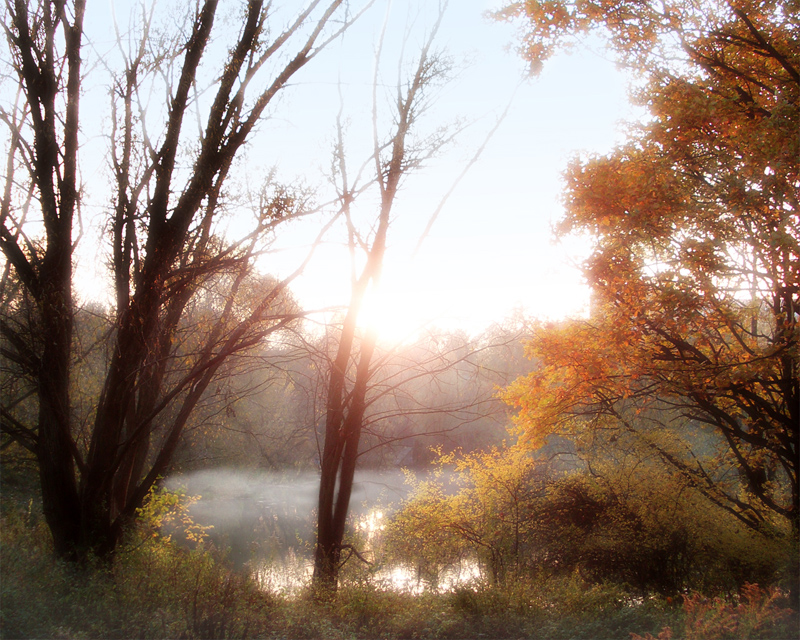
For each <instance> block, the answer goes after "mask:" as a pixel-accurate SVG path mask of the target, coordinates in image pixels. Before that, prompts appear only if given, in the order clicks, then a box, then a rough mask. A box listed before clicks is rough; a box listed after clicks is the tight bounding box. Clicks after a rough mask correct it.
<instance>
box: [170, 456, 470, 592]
mask: <svg viewBox="0 0 800 640" xmlns="http://www.w3.org/2000/svg"><path fill="white" fill-rule="evenodd" d="M166 484H167V487H168V488H170V489H176V488H178V487H185V488H186V492H187V494H188V495H190V496H196V497H198V499H197V501H196V502H195V503H194V504H192V505H191V507H190V509H189V512H190V515H191V516H192V519H193V520H194V521H195V522H196V523H197V524H200V525H204V526H208V525H210V526H212V527H213V528H212V529H211V530H210V531H209V536H210V538H211V540H212V541H213V542H214V544H215V545H217V546H218V547H221V548H225V549H228V555H229V558H230V560H231V561H232V562H233V564H234V566H236V567H237V568H240V569H243V570H244V569H246V570H249V571H251V572H252V573H253V574H254V576H255V577H256V579H257V580H258V581H259V583H260V584H261V585H262V586H263V587H264V589H267V590H269V591H274V592H281V593H289V594H291V593H294V592H296V591H298V590H299V589H302V588H303V587H304V586H306V585H308V584H309V582H310V580H311V573H312V550H313V545H314V535H313V532H314V520H315V516H316V506H317V493H318V490H319V475H318V474H317V473H313V472H305V473H293V472H284V473H275V472H266V471H258V472H256V471H239V470H226V469H215V470H211V471H200V472H195V473H190V474H183V475H179V476H173V477H171V478H169V480H168V481H167V483H166ZM410 491H411V487H410V485H408V484H407V483H406V482H405V475H404V474H403V472H402V471H401V470H399V469H398V470H392V471H361V472H358V473H357V474H356V478H355V484H354V486H353V493H352V497H351V500H350V516H351V521H352V523H353V525H354V527H355V529H356V533H357V534H358V537H359V539H360V540H362V541H363V542H364V548H363V549H359V551H361V552H362V553H363V554H364V555H365V556H367V557H369V558H370V559H371V560H372V561H373V562H374V561H375V560H376V558H375V557H374V554H373V553H372V551H373V548H374V546H375V544H376V543H377V542H378V541H379V539H380V536H381V533H382V532H383V530H384V529H385V526H386V522H387V520H388V518H389V516H390V515H391V513H392V512H393V510H395V509H396V508H397V507H398V506H399V505H400V503H401V502H402V500H403V499H405V498H406V497H407V496H408V495H409V493H410ZM350 562H351V563H358V564H359V565H360V564H361V563H360V562H359V561H358V559H356V558H352V559H351V560H350ZM350 574H351V575H356V576H359V578H358V579H363V580H369V581H370V583H371V584H374V585H376V586H378V587H379V588H385V589H395V590H403V591H409V592H412V593H419V592H421V591H423V590H425V589H435V590H438V591H446V590H452V589H453V588H455V587H457V586H459V585H462V584H465V583H470V582H475V581H479V580H481V579H482V578H483V576H482V575H481V572H480V568H479V566H478V564H477V563H476V562H474V561H464V562H462V563H461V564H460V565H458V566H454V567H448V568H447V569H446V570H444V571H442V572H440V573H439V575H438V576H437V579H436V580H435V581H432V580H430V577H429V576H428V577H427V579H426V576H422V575H420V573H419V572H418V571H417V570H416V569H415V568H413V567H409V566H405V565H397V564H391V565H384V566H378V565H375V564H373V566H371V567H366V566H364V565H362V567H361V569H360V570H356V571H353V570H351V571H350Z"/></svg>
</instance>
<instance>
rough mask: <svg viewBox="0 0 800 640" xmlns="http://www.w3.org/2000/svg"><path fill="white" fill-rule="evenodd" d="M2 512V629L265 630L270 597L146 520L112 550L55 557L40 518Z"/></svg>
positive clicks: (114, 633) (98, 632)
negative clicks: (81, 560)
mask: <svg viewBox="0 0 800 640" xmlns="http://www.w3.org/2000/svg"><path fill="white" fill-rule="evenodd" d="M6 511H7V512H6V513H5V514H4V515H3V516H2V523H1V524H2V550H1V555H0V561H1V562H2V572H3V580H2V608H1V609H0V634H1V635H2V636H3V637H7V638H26V637H62V638H65V637H69V638H131V637H162V638H178V637H180V638H246V637H251V636H254V635H263V634H264V633H265V632H266V631H267V630H268V629H269V621H270V612H271V610H272V608H273V604H274V603H273V602H272V600H271V598H270V597H269V596H268V595H267V594H265V593H264V592H262V591H261V590H260V589H259V588H258V586H257V585H256V584H255V582H254V581H252V580H250V579H249V578H248V577H246V576H242V575H237V574H235V573H233V572H231V571H230V570H228V568H227V567H226V566H225V563H224V561H223V560H222V559H221V557H220V556H219V554H218V553H217V552H215V551H214V550H211V549H205V548H203V546H202V545H200V546H198V547H197V548H196V549H194V550H190V549H185V548H181V547H178V546H177V545H175V544H173V543H172V542H170V541H169V540H168V539H166V538H164V537H161V536H160V535H159V534H157V533H155V532H153V531H152V530H151V529H149V528H146V527H144V528H140V529H138V530H137V531H136V532H135V533H134V534H132V535H131V536H130V537H129V540H128V542H127V544H126V545H124V546H123V547H122V548H121V549H119V551H118V552H117V554H116V555H115V557H114V559H113V560H111V561H109V562H101V561H99V560H95V561H90V562H89V563H88V564H87V565H85V566H80V567H78V566H74V565H71V564H67V563H64V562H61V561H58V560H56V559H55V558H54V556H53V552H52V546H51V541H50V535H49V532H48V530H47V528H46V526H45V525H44V523H43V522H42V521H41V520H40V519H38V518H30V514H24V513H20V512H19V511H11V510H6Z"/></svg>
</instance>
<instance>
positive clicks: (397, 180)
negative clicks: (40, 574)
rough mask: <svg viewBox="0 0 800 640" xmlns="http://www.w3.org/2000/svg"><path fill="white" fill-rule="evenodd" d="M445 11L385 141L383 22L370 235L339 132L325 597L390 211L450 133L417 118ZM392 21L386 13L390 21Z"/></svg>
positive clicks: (338, 554)
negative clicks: (338, 252) (338, 316)
mask: <svg viewBox="0 0 800 640" xmlns="http://www.w3.org/2000/svg"><path fill="white" fill-rule="evenodd" d="M446 5H447V3H446V2H441V3H440V4H439V7H438V14H437V18H436V20H435V23H434V24H433V26H432V27H431V29H430V31H429V33H428V35H427V37H426V38H425V40H424V42H423V43H422V46H421V48H420V50H419V54H418V57H417V58H416V60H415V64H414V65H413V67H412V68H411V72H410V73H409V75H408V77H407V78H404V77H402V76H401V77H399V78H398V82H397V86H396V89H395V93H394V94H393V95H392V99H391V107H390V109H391V117H392V124H391V128H390V131H389V133H388V135H386V134H383V133H382V132H381V131H380V125H379V100H378V88H379V73H380V68H381V57H382V51H383V46H384V42H385V34H386V23H384V28H383V32H382V34H381V37H380V40H379V45H378V50H377V53H376V64H375V76H374V78H373V110H372V137H373V151H372V156H371V162H372V163H373V167H374V174H373V178H372V179H373V180H374V184H375V185H377V192H378V198H377V206H376V211H375V216H374V217H373V218H372V219H371V220H370V222H369V223H368V225H367V229H368V231H366V232H365V231H364V229H362V228H359V225H358V224H357V223H356V222H355V216H354V214H353V211H352V207H351V205H352V204H353V202H354V201H355V200H356V196H358V195H359V194H360V193H361V192H362V191H363V190H364V189H363V186H362V185H361V183H360V178H361V175H362V172H359V173H358V176H357V177H356V178H355V179H354V180H352V182H351V181H350V176H349V175H348V167H347V162H346V153H345V148H344V141H343V133H342V127H341V125H340V126H339V136H338V144H337V148H336V153H335V163H334V164H335V167H334V168H335V176H336V178H337V181H338V182H337V189H338V193H339V200H340V202H341V203H342V209H343V212H344V219H345V221H346V225H347V234H348V238H349V247H350V251H351V254H352V255H353V256H354V257H355V256H356V255H358V256H359V257H360V259H361V262H360V264H361V266H360V267H357V264H358V262H357V261H356V260H355V258H354V262H353V265H354V266H353V280H352V288H351V296H350V302H349V304H348V306H347V308H346V311H345V313H344V319H343V321H342V325H341V330H340V332H339V335H338V340H337V341H336V347H335V349H334V353H335V355H333V357H332V358H331V363H330V368H329V378H328V384H327V393H326V405H325V439H324V446H323V450H322V456H321V461H320V465H321V477H320V490H319V503H318V512H317V544H316V547H315V555H314V576H313V580H314V584H315V587H316V588H317V589H318V590H319V592H320V593H322V594H324V593H330V592H332V591H335V589H336V587H337V580H338V573H339V569H340V567H341V565H342V561H343V553H342V552H343V550H345V547H344V546H343V541H344V534H345V525H346V521H347V515H348V510H349V504H350V496H351V493H352V489H353V480H354V476H355V471H356V465H357V461H358V458H359V443H360V440H361V437H362V434H363V433H364V430H365V426H366V425H367V424H368V420H367V417H366V412H367V409H368V407H369V405H370V402H371V401H370V398H369V395H368V394H369V391H370V390H371V388H372V384H371V383H372V382H374V380H373V375H374V373H375V371H376V367H375V364H376V363H375V353H376V342H377V337H378V336H377V328H376V327H369V328H367V329H366V330H364V331H360V330H359V328H358V320H359V314H360V312H361V310H362V307H363V304H364V300H365V297H366V296H367V295H368V292H369V290H370V288H373V289H376V288H377V287H378V286H379V284H380V279H381V272H382V268H383V260H384V255H385V252H386V247H387V236H388V232H389V227H390V224H391V221H392V213H393V207H394V205H395V201H396V198H397V195H398V190H399V188H400V186H401V184H402V182H403V180H404V178H406V177H407V176H408V175H409V174H410V173H411V172H413V171H414V170H415V169H417V168H419V167H420V166H421V164H422V163H423V162H424V161H425V160H427V159H429V158H430V157H431V156H432V155H433V154H435V153H436V152H437V151H439V150H440V148H441V147H442V146H443V145H444V144H446V142H447V141H448V139H449V137H450V136H451V135H452V134H442V132H441V131H439V132H437V133H436V134H434V135H433V136H431V137H428V138H423V139H422V140H416V139H415V134H416V129H417V128H418V125H419V120H420V118H421V116H422V115H423V114H424V113H425V111H426V108H427V107H428V106H429V102H428V98H429V96H428V93H429V91H430V90H431V89H432V88H433V87H434V86H435V85H436V84H437V83H439V82H441V81H442V80H443V79H445V78H446V77H447V75H448V72H449V70H450V67H449V61H448V60H447V58H446V57H445V56H443V55H442V54H440V53H438V52H436V51H435V49H434V41H435V38H436V35H437V32H438V31H439V28H440V26H441V23H442V19H443V17H444V14H445V9H446ZM388 16H389V14H388V13H387V23H388ZM401 66H402V65H401ZM351 551H355V550H351Z"/></svg>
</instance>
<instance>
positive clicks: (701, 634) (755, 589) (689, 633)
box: [631, 584, 800, 640]
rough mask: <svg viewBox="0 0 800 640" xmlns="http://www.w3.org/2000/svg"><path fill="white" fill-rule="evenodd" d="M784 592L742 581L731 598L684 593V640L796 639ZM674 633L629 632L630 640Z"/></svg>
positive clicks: (665, 639) (658, 639) (666, 638)
mask: <svg viewBox="0 0 800 640" xmlns="http://www.w3.org/2000/svg"><path fill="white" fill-rule="evenodd" d="M782 600H785V595H784V594H783V593H782V592H781V591H780V590H779V589H778V588H776V587H772V588H769V589H762V588H761V587H759V586H758V585H757V584H745V585H744V586H743V587H742V589H741V591H740V592H739V594H738V596H736V597H733V598H723V597H715V598H708V597H706V596H703V595H702V594H699V593H694V594H692V595H690V596H686V597H685V598H684V601H683V610H684V612H685V614H686V617H685V620H684V631H683V633H682V634H681V635H680V637H681V638H685V639H686V640H750V639H755V638H780V639H783V638H796V637H798V634H800V627H798V617H797V612H796V611H793V610H792V609H789V608H788V607H786V606H783V604H785V603H782V602H781V601H782ZM673 635H674V632H673V630H672V628H671V627H668V626H666V627H664V628H663V629H662V630H661V632H660V633H659V634H658V636H655V637H654V636H653V635H652V634H650V633H647V634H645V635H644V636H640V635H639V634H636V633H631V640H671V638H673Z"/></svg>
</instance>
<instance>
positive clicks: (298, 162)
mask: <svg viewBox="0 0 800 640" xmlns="http://www.w3.org/2000/svg"><path fill="white" fill-rule="evenodd" d="M129 4H130V3H127V2H125V1H124V0H114V2H109V5H108V7H109V8H110V7H111V6H112V5H113V6H114V8H115V10H116V11H117V14H118V15H119V14H120V12H121V11H122V9H123V8H125V7H127V6H128V5H129ZM285 4H286V5H288V6H292V5H299V4H300V3H297V2H294V3H293V2H287V3H285ZM498 4H502V3H497V2H493V1H489V0H458V1H457V2H456V1H453V2H451V6H450V7H449V9H448V12H447V14H446V16H445V19H444V22H443V24H442V28H441V30H440V32H439V34H438V37H437V46H439V47H441V48H442V49H443V50H444V51H446V53H447V55H449V56H450V59H451V61H452V66H453V70H454V75H455V78H454V79H453V80H452V81H451V82H449V83H448V84H447V85H445V86H442V87H440V88H439V89H438V90H437V92H436V93H435V95H434V99H433V100H432V101H431V107H430V110H429V112H428V113H426V114H425V115H424V118H422V119H421V121H420V128H421V131H422V132H425V131H428V132H430V131H434V130H435V129H437V128H439V127H442V126H451V127H452V126H457V125H458V124H459V123H462V124H463V123H466V124H469V126H468V127H467V128H466V129H465V131H463V132H462V134H461V135H460V136H459V137H458V138H457V140H456V142H455V143H454V144H452V145H450V146H448V147H447V148H446V149H444V150H443V151H442V152H441V153H440V154H439V155H438V156H437V157H436V158H434V159H432V160H431V161H429V162H428V163H427V164H426V166H425V167H424V169H423V170H422V171H420V172H418V173H417V174H415V175H413V176H410V177H409V179H408V180H407V181H406V182H405V183H404V186H403V189H402V191H401V193H400V195H399V197H398V200H397V202H396V204H395V209H394V217H393V222H392V226H391V228H390V231H389V248H388V252H387V256H386V260H385V265H384V274H383V279H382V283H381V288H380V290H379V291H378V292H376V293H375V294H374V295H373V296H372V298H371V300H370V304H369V308H368V309H367V310H366V313H365V320H364V322H372V323H376V324H377V325H378V326H379V329H380V333H381V334H382V335H383V336H384V338H386V339H389V340H393V339H401V338H402V337H403V336H405V335H407V334H409V333H413V331H414V330H416V329H417V328H420V327H422V326H425V325H429V326H430V325H433V326H436V327H440V328H446V329H456V328H460V329H464V330H465V331H467V332H468V333H477V332H479V331H480V330H481V329H482V328H484V327H486V326H487V325H489V324H490V323H492V322H497V321H501V320H502V319H503V318H504V317H506V316H508V315H510V314H512V313H513V312H514V311H515V310H517V311H523V312H524V313H526V314H528V315H533V316H539V317H549V318H558V317H563V316H565V315H569V314H580V313H583V312H584V311H585V310H586V307H587V304H588V292H587V290H586V288H585V287H584V286H583V285H582V283H581V278H580V273H579V270H578V268H577V264H578V263H579V262H580V260H581V256H582V255H583V254H585V251H586V247H585V245H584V244H582V243H581V242H579V241H571V242H562V243H556V242H554V238H553V235H552V233H551V226H552V224H553V223H554V222H555V221H557V220H558V218H559V216H560V214H561V211H562V208H561V203H560V193H561V183H560V174H561V172H562V171H563V170H564V168H565V167H566V165H567V163H568V161H569V160H570V159H571V158H573V157H574V156H575V155H576V154H590V153H605V152H608V151H610V150H611V148H612V147H613V145H614V144H615V143H616V142H620V141H621V140H622V136H623V133H624V127H623V126H622V125H623V123H624V121H625V120H626V119H627V118H630V117H632V113H633V111H632V107H630V105H629V104H628V102H627V98H626V81H625V77H624V76H623V75H622V73H621V72H620V71H618V70H617V69H616V67H615V65H614V63H613V61H612V60H611V59H610V57H609V56H606V55H605V54H604V49H603V46H602V43H600V42H599V41H597V42H591V43H589V44H587V46H585V47H580V48H578V49H576V50H575V51H573V52H572V53H571V54H563V55H559V56H558V57H556V58H554V59H552V60H550V61H549V63H547V64H545V67H544V70H543V71H542V73H541V75H540V76H539V77H538V78H534V79H527V80H526V79H524V75H525V64H524V61H523V60H522V59H521V58H520V56H519V55H518V54H517V52H516V51H514V50H513V48H514V46H515V45H516V42H517V41H518V37H517V36H518V32H517V30H516V29H517V27H515V26H512V25H508V24H502V23H498V22H496V21H493V20H491V19H489V18H488V17H486V16H485V13H486V11H487V10H489V9H492V8H494V7H496V6H497V5H498ZM387 7H388V9H387ZM434 10H435V3H433V2H430V1H428V2H423V1H421V2H415V1H414V0H395V1H394V2H393V3H388V2H386V1H385V0H378V2H377V3H376V5H375V6H374V7H373V8H372V9H371V11H370V12H369V13H368V14H367V15H366V16H364V18H362V19H361V21H360V22H359V23H358V24H357V25H356V26H355V27H354V28H353V29H351V30H350V31H349V32H348V33H347V34H346V35H345V36H344V38H342V39H341V40H339V41H337V42H335V43H333V44H332V46H331V48H330V50H329V51H326V52H324V53H323V54H322V55H321V56H320V57H319V58H317V59H315V60H313V61H312V62H311V63H310V65H309V66H308V67H307V68H305V69H303V70H302V72H301V73H300V74H299V75H298V76H297V77H296V78H295V80H294V81H293V83H292V86H291V87H290V88H289V90H288V91H287V92H286V93H285V94H284V95H283V96H282V97H281V99H280V101H279V103H278V105H277V106H276V107H275V108H274V109H273V110H272V112H271V117H270V119H269V120H267V121H266V122H265V123H264V124H263V126H262V127H261V129H260V130H259V133H258V139H257V141H255V144H253V145H251V146H250V147H249V148H248V150H247V151H246V156H245V162H244V166H245V168H246V169H247V170H253V171H254V172H256V173H257V172H258V171H263V170H264V168H265V167H271V166H275V167H277V170H278V175H279V178H280V179H282V180H286V181H288V182H292V181H303V182H304V183H306V184H309V185H312V186H316V185H319V188H320V190H321V192H324V191H325V189H326V184H327V175H328V174H329V167H330V158H331V150H332V144H333V138H334V132H335V117H336V112H337V111H338V109H339V107H340V104H341V107H342V109H343V113H344V115H345V118H346V122H347V132H346V145H347V148H348V158H349V160H350V163H351V167H353V168H354V167H355V166H357V165H358V164H360V163H361V162H362V161H363V159H365V158H366V157H367V155H368V151H369V149H370V145H371V140H370V135H371V122H370V115H369V114H370V109H371V90H372V75H373V70H374V64H375V55H374V53H375V50H376V43H377V40H378V36H377V34H378V33H379V32H380V28H381V26H382V24H383V23H384V21H386V25H387V30H386V33H387V36H386V43H385V46H384V52H383V58H382V65H381V73H380V81H381V83H384V84H386V85H391V86H393V84H394V83H395V81H396V77H397V58H398V55H399V52H400V47H401V43H402V42H403V40H404V38H403V36H404V34H406V33H409V34H410V35H409V36H408V37H407V38H406V45H405V56H406V57H407V58H411V57H412V56H413V55H415V54H416V52H417V50H418V43H419V42H420V40H421V38H422V37H423V35H424V34H425V33H426V32H427V30H428V29H429V28H430V25H431V24H432V23H433V19H434V15H433V14H434V13H435V11H434ZM387 11H388V13H387ZM99 19H101V20H102V19H103V18H102V17H101V18H99ZM409 25H410V26H409ZM97 27H98V25H97V24H95V25H94V28H97ZM339 91H341V95H342V98H341V103H340V98H339ZM512 96H513V99H512ZM509 102H510V107H509V110H508V113H507V116H506V118H505V119H504V121H503V122H502V123H501V125H500V127H499V129H498V130H497V131H496V133H495V135H494V136H493V137H492V138H491V140H490V141H489V143H488V145H487V146H486V148H485V150H484V152H483V153H482V155H481V157H480V159H479V160H478V161H477V162H476V163H475V164H474V165H473V166H472V167H471V168H470V169H469V171H468V173H467V174H466V176H465V178H464V179H463V180H462V181H461V182H460V183H459V184H458V186H457V187H456V189H455V190H454V192H453V193H452V195H451V196H450V197H449V199H448V200H447V201H446V203H445V206H444V207H443V208H442V209H441V212H440V214H439V215H438V217H437V219H436V221H435V224H434V225H433V227H432V229H431V232H430V234H429V235H428V236H427V237H426V238H425V240H424V242H423V243H422V245H421V247H420V248H419V250H418V251H415V249H416V247H417V245H418V242H419V239H420V236H421V234H422V232H423V230H424V229H425V227H426V225H427V223H428V221H429V220H430V217H431V215H432V214H433V213H434V211H435V210H436V208H437V206H438V204H439V202H440V201H441V199H442V197H443V196H444V195H445V193H447V191H448V190H449V189H450V187H451V186H452V184H453V182H454V180H455V179H456V178H457V176H458V175H459V174H460V173H461V172H462V170H463V169H464V167H465V166H466V164H467V163H468V162H469V160H470V159H471V158H472V156H473V154H474V153H475V151H476V150H477V149H478V148H479V147H480V145H481V144H482V142H483V140H484V138H485V136H486V134H487V132H488V131H489V130H490V129H491V128H492V127H493V126H494V124H495V123H496V121H497V119H498V117H499V116H500V114H501V113H502V112H503V110H504V109H505V108H506V106H507V105H508V104H509ZM85 122H86V118H85V117H84V123H85ZM84 126H86V125H84ZM364 215H365V216H366V217H369V216H370V215H372V213H371V212H370V211H369V207H368V206H365V208H364ZM317 229H318V224H309V225H305V226H304V225H302V224H298V225H295V226H294V227H293V228H291V229H289V230H288V231H285V232H283V233H282V234H281V236H280V238H279V242H278V244H279V248H280V249H281V251H280V252H278V253H277V254H275V256H273V257H272V258H270V260H269V261H268V262H267V263H265V264H264V265H263V268H264V269H265V270H267V271H270V272H273V273H277V274H278V275H286V274H287V273H289V272H291V271H292V270H293V269H294V267H295V266H296V265H297V264H298V261H299V260H301V259H302V256H303V255H305V251H306V248H307V246H308V244H309V242H310V241H311V238H312V237H313V236H314V235H315V233H316V231H317ZM341 239H342V238H341V233H339V235H338V236H337V235H336V233H335V232H334V233H333V234H332V235H331V236H330V237H329V239H328V242H327V243H326V244H325V245H324V246H322V247H320V248H319V249H318V250H317V252H316V253H315V257H314V259H313V261H312V262H311V264H310V265H309V266H308V268H307V269H306V272H305V273H304V275H303V276H302V277H301V278H300V279H298V280H297V281H296V282H295V283H294V285H293V291H294V294H295V296H296V297H297V298H298V300H299V301H300V302H301V303H302V304H303V305H304V306H305V307H307V308H315V309H316V308H322V307H328V306H332V305H341V304H346V303H347V299H348V288H349V269H350V265H349V258H348V256H347V252H346V251H345V249H344V246H343V243H342V242H341ZM83 255H84V258H83V260H84V262H85V263H88V264H84V265H83V268H82V269H80V272H81V273H82V274H84V275H83V279H82V280H81V282H78V286H77V288H78V291H79V293H82V295H83V296H84V297H91V296H92V295H96V293H97V291H98V290H99V289H100V288H101V287H102V285H101V284H100V283H101V282H102V279H103V277H104V276H103V274H102V273H101V271H102V265H101V264H100V262H101V261H98V260H96V256H95V258H93V257H92V256H91V253H90V252H89V253H87V252H84V253H83Z"/></svg>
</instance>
